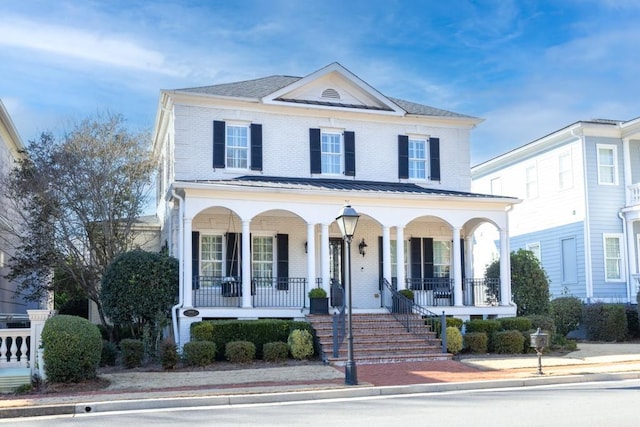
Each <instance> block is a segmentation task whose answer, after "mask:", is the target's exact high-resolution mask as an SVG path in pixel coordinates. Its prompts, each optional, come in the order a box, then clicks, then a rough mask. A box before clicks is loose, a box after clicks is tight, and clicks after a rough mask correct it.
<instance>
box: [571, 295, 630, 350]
mask: <svg viewBox="0 0 640 427" xmlns="http://www.w3.org/2000/svg"><path fill="white" fill-rule="evenodd" d="M582 318H583V321H584V325H585V329H586V330H587V338H588V339H589V340H591V341H607V342H610V341H624V340H625V339H626V338H627V334H628V326H627V315H626V313H625V308H624V306H623V305H622V304H603V303H596V304H589V305H585V306H584V312H583V315H582Z"/></svg>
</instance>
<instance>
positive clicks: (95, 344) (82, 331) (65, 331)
mask: <svg viewBox="0 0 640 427" xmlns="http://www.w3.org/2000/svg"><path fill="white" fill-rule="evenodd" d="M42 347H43V349H44V352H43V359H44V367H45V372H46V375H47V379H48V380H49V381H51V382H62V383H65V382H80V381H84V380H86V379H92V378H95V377H96V375H97V369H98V366H99V364H100V358H101V355H102V337H101V335H100V330H99V329H98V327H97V326H96V325H94V324H92V323H91V322H89V321H88V320H87V319H84V318H82V317H77V316H69V315H64V314H63V315H58V316H53V317H51V318H49V319H47V321H46V322H45V324H44V327H43V328H42Z"/></svg>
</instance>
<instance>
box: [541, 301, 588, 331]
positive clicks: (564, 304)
mask: <svg viewBox="0 0 640 427" xmlns="http://www.w3.org/2000/svg"><path fill="white" fill-rule="evenodd" d="M549 312H550V313H551V316H552V317H553V321H554V323H555V325H556V332H557V333H558V334H560V335H562V336H563V337H566V336H567V334H568V333H569V332H571V331H573V330H574V329H576V328H577V327H578V325H580V321H581V320H582V301H581V300H580V298H576V297H560V298H556V299H553V300H551V302H550V303H549Z"/></svg>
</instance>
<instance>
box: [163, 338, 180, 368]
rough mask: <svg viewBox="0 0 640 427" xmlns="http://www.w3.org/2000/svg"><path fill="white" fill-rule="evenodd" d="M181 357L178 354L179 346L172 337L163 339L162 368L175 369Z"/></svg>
mask: <svg viewBox="0 0 640 427" xmlns="http://www.w3.org/2000/svg"><path fill="white" fill-rule="evenodd" d="M179 361H180V357H179V356H178V346H177V345H176V343H175V342H173V340H171V339H165V340H162V342H161V343H160V363H162V368H164V369H167V370H168V369H173V368H175V367H176V366H177V365H178V362H179Z"/></svg>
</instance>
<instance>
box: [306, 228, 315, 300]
mask: <svg viewBox="0 0 640 427" xmlns="http://www.w3.org/2000/svg"><path fill="white" fill-rule="evenodd" d="M307 282H308V285H307V291H308V290H309V289H311V288H315V287H316V226H315V224H307Z"/></svg>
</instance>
